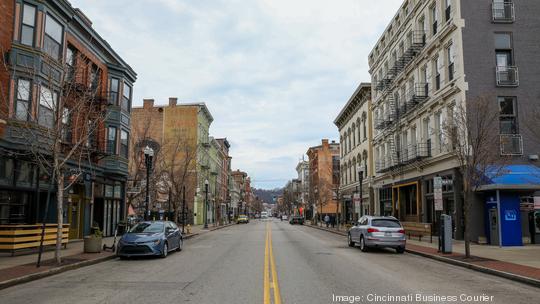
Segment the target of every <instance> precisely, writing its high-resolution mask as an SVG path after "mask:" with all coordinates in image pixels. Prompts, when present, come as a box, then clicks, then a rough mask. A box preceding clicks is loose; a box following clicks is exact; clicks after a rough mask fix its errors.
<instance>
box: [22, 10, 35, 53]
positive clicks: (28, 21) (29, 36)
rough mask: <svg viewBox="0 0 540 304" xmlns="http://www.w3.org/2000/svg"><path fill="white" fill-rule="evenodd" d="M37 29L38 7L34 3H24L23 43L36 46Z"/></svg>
mask: <svg viewBox="0 0 540 304" xmlns="http://www.w3.org/2000/svg"><path fill="white" fill-rule="evenodd" d="M35 29H36V7H35V6H32V5H28V4H25V5H23V12H22V25H21V43H22V44H24V45H28V46H34V33H35Z"/></svg>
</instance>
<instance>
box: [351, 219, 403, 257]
mask: <svg viewBox="0 0 540 304" xmlns="http://www.w3.org/2000/svg"><path fill="white" fill-rule="evenodd" d="M347 240H348V243H349V246H351V247H354V246H355V245H356V244H360V249H361V250H362V251H364V252H365V251H368V249H369V247H379V248H394V249H395V250H396V252H397V253H403V252H405V243H406V238H405V230H404V229H403V226H401V223H400V222H399V221H398V220H397V219H396V218H395V217H392V216H369V215H366V216H363V217H361V218H360V219H359V220H358V222H357V223H356V225H355V226H353V227H351V229H350V230H349V232H348V236H347Z"/></svg>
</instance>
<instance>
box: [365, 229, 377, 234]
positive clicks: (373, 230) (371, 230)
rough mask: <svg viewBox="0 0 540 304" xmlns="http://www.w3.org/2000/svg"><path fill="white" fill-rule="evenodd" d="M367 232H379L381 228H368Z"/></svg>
mask: <svg viewBox="0 0 540 304" xmlns="http://www.w3.org/2000/svg"><path fill="white" fill-rule="evenodd" d="M367 232H368V233H373V232H379V229H375V228H368V230H367Z"/></svg>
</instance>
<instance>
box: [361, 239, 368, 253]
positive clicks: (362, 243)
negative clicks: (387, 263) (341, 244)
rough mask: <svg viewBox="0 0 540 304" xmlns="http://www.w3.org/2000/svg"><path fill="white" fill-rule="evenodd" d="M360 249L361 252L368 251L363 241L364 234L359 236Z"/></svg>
mask: <svg viewBox="0 0 540 304" xmlns="http://www.w3.org/2000/svg"><path fill="white" fill-rule="evenodd" d="M360 250H362V251H363V252H366V251H368V247H367V246H366V242H365V241H364V236H361V237H360Z"/></svg>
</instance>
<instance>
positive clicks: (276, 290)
mask: <svg viewBox="0 0 540 304" xmlns="http://www.w3.org/2000/svg"><path fill="white" fill-rule="evenodd" d="M269 231H270V237H269V239H270V267H271V268H272V281H273V283H274V304H281V295H280V294H279V285H278V279H277V271H276V261H275V260H274V250H273V248H272V229H270V230H269Z"/></svg>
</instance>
